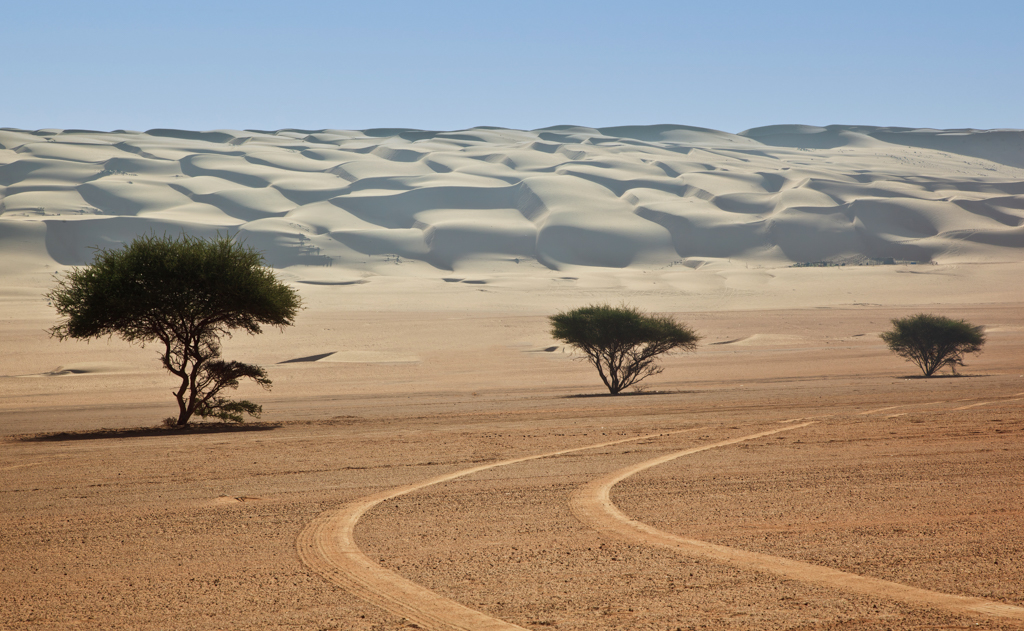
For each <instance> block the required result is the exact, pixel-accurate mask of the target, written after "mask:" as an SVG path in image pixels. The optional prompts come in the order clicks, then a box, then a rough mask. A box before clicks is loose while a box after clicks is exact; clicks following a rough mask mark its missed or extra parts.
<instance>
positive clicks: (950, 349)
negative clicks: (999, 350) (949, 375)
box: [880, 313, 985, 377]
mask: <svg viewBox="0 0 1024 631" xmlns="http://www.w3.org/2000/svg"><path fill="white" fill-rule="evenodd" d="M892 324H893V329H892V330H891V331H886V332H884V333H882V334H881V335H880V337H881V338H882V341H884V342H885V343H886V345H887V346H888V347H889V350H891V351H892V352H894V353H896V354H897V355H899V356H900V357H903V358H905V359H908V360H910V361H912V362H914V363H915V364H917V366H918V367H919V368H920V369H921V371H922V372H923V373H924V376H925V377H931V376H932V375H933V374H934V373H935V371H937V370H939V369H940V368H942V367H943V366H949V367H950V369H951V370H952V371H953V374H956V367H957V366H963V365H964V355H966V354H967V353H979V352H981V347H982V346H984V345H985V334H984V333H983V332H982V327H980V326H974V325H973V324H970V323H969V322H966V321H964V320H953V319H952V318H947V317H945V316H935V315H929V314H926V313H919V314H917V315H915V316H910V317H907V318H895V319H894V320H893V321H892Z"/></svg>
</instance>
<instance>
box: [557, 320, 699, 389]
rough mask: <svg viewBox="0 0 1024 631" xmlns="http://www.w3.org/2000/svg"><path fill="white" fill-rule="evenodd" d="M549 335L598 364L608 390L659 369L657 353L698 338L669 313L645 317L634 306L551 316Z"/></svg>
mask: <svg viewBox="0 0 1024 631" xmlns="http://www.w3.org/2000/svg"><path fill="white" fill-rule="evenodd" d="M550 321H551V324H552V328H551V335H552V337H554V338H555V339H557V340H560V341H562V342H565V343H566V344H568V345H570V346H572V347H574V348H576V349H577V350H579V351H581V352H582V353H583V354H584V356H585V357H586V359H587V360H588V361H589V362H590V363H591V364H592V365H593V366H594V367H595V368H597V373H598V375H600V376H601V381H603V382H604V385H605V386H607V387H608V391H609V392H610V393H612V394H616V395H617V394H619V392H621V391H622V390H624V389H625V388H628V387H630V386H632V385H635V384H637V383H639V382H640V381H642V380H643V379H645V378H647V377H650V376H651V375H656V374H659V373H660V372H661V371H662V368H661V367H660V366H658V365H657V364H656V363H655V359H656V358H657V356H658V355H662V354H664V353H668V352H669V351H673V350H682V351H692V350H694V349H696V348H697V342H698V341H699V340H700V336H698V335H697V334H696V333H694V332H693V330H692V329H690V328H689V327H687V326H686V325H683V324H680V323H678V322H676V321H675V320H673V319H672V318H671V317H668V316H657V315H648V314H646V313H643V312H641V311H639V310H637V309H635V308H633V307H627V306H621V307H611V306H609V305H590V306H588V307H580V308H578V309H573V310H571V311H566V312H562V313H558V314H556V315H553V316H551V317H550Z"/></svg>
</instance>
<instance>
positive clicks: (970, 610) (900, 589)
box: [570, 421, 1024, 623]
mask: <svg viewBox="0 0 1024 631" xmlns="http://www.w3.org/2000/svg"><path fill="white" fill-rule="evenodd" d="M813 422H814V421H811V422H808V423H802V424H800V425H794V426H791V427H786V428H781V429H774V430H768V431H765V432H760V433H757V434H751V435H749V436H743V437H740V438H732V439H729V440H724V441H721V442H718V443H714V444H711V445H702V446H700V447H693V448H690V449H684V450H682V451H677V452H675V453H672V454H668V455H665V456H660V457H658V458H654V459H652V460H648V461H646V462H641V463H639V464H635V465H632V466H629V467H626V468H624V469H620V470H618V471H616V472H614V473H611V474H609V475H607V476H604V477H602V478H599V479H597V480H594V481H591V482H589V483H587V484H586V485H585V486H583V487H582V488H581V489H579V490H577V491H576V492H574V493H573V494H572V497H571V499H570V508H571V509H572V512H573V514H574V515H576V517H577V518H578V519H579V520H580V521H582V522H583V523H585V524H587V525H589V526H591V527H592V528H594V529H596V530H598V531H600V532H602V533H606V534H610V535H614V536H617V537H619V538H621V539H625V540H627V541H629V542H631V543H642V544H647V545H653V546H659V547H665V548H670V549H672V550H675V551H677V552H681V553H683V554H689V555H695V556H701V557H705V558H709V559H713V560H715V561H719V562H723V563H728V564H730V565H734V566H738V567H741V568H743V569H747V570H754V571H758V572H769V573H772V574H777V575H781V576H784V577H786V578H789V579H793V580H798V581H803V582H806V583H814V584H817V585H825V586H828V587H835V588H838V589H842V590H846V591H851V592H856V593H859V594H864V595H867V596H874V597H880V598H887V599H891V600H900V601H903V602H907V603H911V604H914V605H925V606H929V607H937V608H940V609H945V610H946V611H951V612H953V613H957V614H965V613H966V614H974V615H978V614H980V615H985V616H991V617H996V618H1004V619H1009V620H1013V621H1018V622H1022V623H1024V607H1017V606H1015V605H1008V604H1005V603H1000V602H995V601H991V600H986V599H984V598H972V597H968V596H958V595H955V594H945V593H942V592H936V591H932V590H928V589H921V588H918V587H911V586H908V585H903V584H900V583H894V582H892V581H886V580H882V579H877V578H871V577H867V576H861V575H859V574H852V573H850V572H843V571H841V570H836V569H832V568H829V567H825V566H821V565H814V564H811V563H805V562H803V561H796V560H793V559H787V558H784V557H777V556H772V555H768V554H762V553H759V552H748V551H746V550H740V549H738V548H731V547H728V546H722V545H717V544H713V543H708V542H706V541H698V540H696V539H687V538H686V537H681V536H679V535H674V534H671V533H668V532H664V531H662V530H658V529H657V528H654V527H652V526H648V525H647V524H645V523H643V522H639V521H636V520H634V519H631V518H630V517H628V516H627V515H625V514H624V513H623V512H622V511H620V510H619V509H618V508H617V507H616V506H615V505H614V504H613V503H612V501H611V497H610V495H611V489H612V487H613V486H615V485H616V484H618V483H619V482H621V481H623V480H625V479H626V478H629V477H631V476H633V475H636V474H637V473H640V472H641V471H644V470H646V469H650V468H652V467H656V466H658V465H660V464H665V463H666V462H670V461H672V460H675V459H677V458H681V457H683V456H688V455H690V454H695V453H698V452H701V451H706V450H708V449H715V448H717V447H726V446H728V445H733V444H736V443H739V442H742V441H746V440H752V439H755V438H761V437H763V436H768V435H770V434H775V433H778V432H780V431H785V430H787V429H798V428H801V427H806V426H808V425H811V424H812V423H813Z"/></svg>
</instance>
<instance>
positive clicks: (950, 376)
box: [897, 372, 989, 379]
mask: <svg viewBox="0 0 1024 631" xmlns="http://www.w3.org/2000/svg"><path fill="white" fill-rule="evenodd" d="M988 376H989V375H987V374H982V373H964V372H959V373H956V374H950V373H942V374H941V375H932V376H931V377H925V376H924V375H921V374H917V375H902V376H897V379H971V378H975V377H988Z"/></svg>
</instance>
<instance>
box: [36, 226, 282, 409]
mask: <svg viewBox="0 0 1024 631" xmlns="http://www.w3.org/2000/svg"><path fill="white" fill-rule="evenodd" d="M46 297H47V298H48V299H49V300H50V301H51V303H52V304H53V305H54V307H55V308H56V309H57V314H58V315H59V316H62V317H63V318H64V319H63V320H61V321H60V322H58V324H56V325H55V326H54V327H52V328H51V329H50V335H52V336H53V337H56V338H57V339H59V340H62V341H63V340H66V339H69V338H73V339H86V340H88V339H92V338H98V337H106V336H113V335H118V336H119V337H121V338H123V339H125V340H126V341H128V342H130V343H138V344H140V345H143V346H144V345H145V344H146V343H153V342H158V343H159V344H160V345H161V346H162V347H163V350H162V352H161V358H160V359H161V361H162V363H163V365H164V368H166V369H167V370H168V371H170V372H171V373H172V374H173V375H175V376H176V377H178V378H180V379H181V385H180V387H179V388H178V390H177V391H176V392H175V398H176V399H177V401H178V418H177V419H176V420H175V419H168V422H169V423H172V424H173V425H175V426H184V425H186V424H187V423H188V422H189V419H190V418H191V417H192V416H193V415H194V414H198V415H199V416H200V417H202V418H207V417H211V416H212V417H215V418H220V419H224V420H230V421H235V422H240V421H241V420H242V414H243V413H246V414H250V415H253V416H257V417H258V416H259V414H260V412H261V411H262V408H261V406H259V405H256V404H254V403H252V402H250V401H229V400H227V399H225V398H223V397H222V396H221V394H222V393H223V391H224V390H226V389H234V388H237V387H238V383H239V379H243V378H248V379H252V380H253V381H255V382H256V383H258V384H259V385H261V386H263V387H265V388H269V387H270V385H271V382H270V379H268V378H267V374H266V371H264V370H263V369H262V368H261V367H259V366H255V365H251V364H243V363H241V362H235V361H230V362H229V361H224V360H222V359H220V351H221V347H220V338H221V336H225V335H226V336H229V337H230V335H231V332H232V331H233V330H237V329H241V330H243V331H245V332H246V333H249V334H250V335H255V334H257V333H260V332H261V326H263V325H272V326H277V327H281V328H283V327H285V326H290V325H292V324H294V321H295V316H296V314H297V313H298V311H299V309H300V308H301V305H302V301H301V299H300V298H299V295H298V292H296V291H295V290H294V289H292V288H290V287H288V286H287V285H285V284H284V283H282V282H280V281H279V280H277V278H276V277H275V276H274V273H273V272H272V271H271V270H270V269H268V268H266V267H264V266H263V256H262V255H261V254H260V253H259V252H257V251H256V250H254V249H252V248H250V247H248V246H246V245H244V244H243V243H240V242H238V241H236V240H235V239H234V238H232V237H230V236H218V237H217V238H213V239H204V238H200V237H192V236H188V235H182V236H181V237H180V238H177V239H174V238H171V237H168V236H166V235H165V236H162V237H158V236H155V235H149V236H141V237H137V238H136V239H135V240H134V241H132V242H131V243H129V244H128V245H126V246H124V247H122V248H118V249H99V250H97V252H96V256H95V257H94V259H93V262H92V264H91V265H89V266H88V267H81V268H77V267H76V268H74V269H72V270H71V271H69V272H66V273H64V274H63V275H61V276H59V277H58V280H57V285H56V286H55V287H54V288H53V289H52V290H50V292H49V293H47V294H46Z"/></svg>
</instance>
